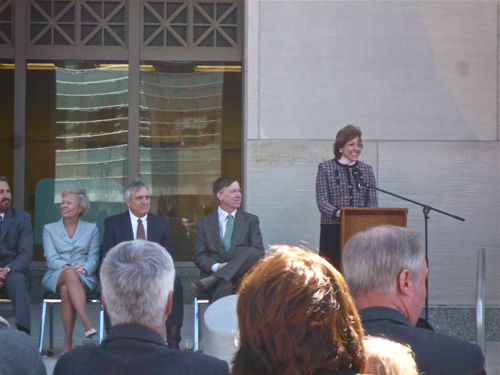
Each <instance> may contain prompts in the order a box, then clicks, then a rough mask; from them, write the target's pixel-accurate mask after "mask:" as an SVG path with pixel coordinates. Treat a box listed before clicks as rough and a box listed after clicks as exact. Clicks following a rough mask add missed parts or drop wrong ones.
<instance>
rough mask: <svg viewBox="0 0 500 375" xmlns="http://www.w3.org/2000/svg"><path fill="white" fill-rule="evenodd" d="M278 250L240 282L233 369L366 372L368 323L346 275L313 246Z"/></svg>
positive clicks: (290, 374)
mask: <svg viewBox="0 0 500 375" xmlns="http://www.w3.org/2000/svg"><path fill="white" fill-rule="evenodd" d="M274 250H275V251H274V252H273V253H272V254H271V255H269V256H268V257H267V258H265V259H263V260H261V261H260V262H259V263H257V264H256V265H255V267H254V268H253V269H252V270H251V271H250V273H249V274H248V275H247V276H246V277H245V279H244V280H243V281H242V283H241V285H240V288H239V292H238V293H239V299H238V306H237V312H238V321H239V331H240V342H239V350H238V352H237V354H236V356H235V359H234V362H233V370H232V374H233V375H251V374H256V375H264V374H273V375H305V374H307V375H313V374H316V375H317V374H355V373H358V372H361V371H362V370H363V366H364V361H365V358H364V353H363V342H362V340H363V329H362V327H361V322H360V319H359V316H358V313H357V311H356V307H355V306H354V303H353V300H352V297H351V295H350V294H349V292H348V290H347V286H346V284H345V281H344V279H343V277H342V275H341V274H340V273H339V272H338V271H337V270H336V269H335V268H334V267H333V266H332V265H331V264H330V263H328V262H327V261H325V260H324V259H323V258H321V257H320V256H318V255H316V254H314V253H312V252H309V251H305V250H302V249H300V248H297V247H290V246H285V245H281V246H275V247H274ZM342 370H345V371H346V372H343V371H342Z"/></svg>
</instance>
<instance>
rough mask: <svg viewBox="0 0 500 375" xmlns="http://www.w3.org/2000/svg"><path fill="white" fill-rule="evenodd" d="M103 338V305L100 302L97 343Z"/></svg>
mask: <svg viewBox="0 0 500 375" xmlns="http://www.w3.org/2000/svg"><path fill="white" fill-rule="evenodd" d="M103 338H104V305H103V304H102V303H101V311H100V313H99V344H100V343H101V342H102V340H103Z"/></svg>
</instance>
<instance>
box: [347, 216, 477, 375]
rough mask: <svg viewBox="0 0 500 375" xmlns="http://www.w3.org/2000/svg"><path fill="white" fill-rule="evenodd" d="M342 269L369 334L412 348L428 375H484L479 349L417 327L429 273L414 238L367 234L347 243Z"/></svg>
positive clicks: (379, 229)
mask: <svg viewBox="0 0 500 375" xmlns="http://www.w3.org/2000/svg"><path fill="white" fill-rule="evenodd" d="M343 265H344V276H345V279H346V282H347V284H348V286H349V290H350V292H351V294H352V296H353V298H354V300H355V304H356V307H357V309H358V311H359V315H360V317H361V320H362V322H363V327H364V329H365V331H366V333H367V334H369V335H372V336H383V337H386V338H388V339H390V340H393V341H396V342H399V343H402V344H407V345H409V346H410V347H411V349H412V350H413V352H414V353H415V362H416V363H417V366H418V370H419V372H423V373H425V375H466V374H476V375H479V374H485V373H486V372H485V370H484V357H483V354H482V353H481V349H480V348H479V346H477V345H475V344H471V343H469V342H466V341H463V340H459V339H457V338H454V337H451V336H446V335H443V334H440V333H437V332H435V331H433V330H430V329H425V328H419V327H420V325H418V326H417V322H418V320H419V317H420V313H421V311H422V307H423V304H424V301H425V297H426V294H427V290H426V287H425V279H426V278H427V274H428V269H427V264H426V261H425V255H424V250H423V249H422V247H421V246H420V241H419V236H418V234H417V233H416V232H414V231H411V230H409V229H407V228H402V227H395V226H391V225H382V226H376V227H371V228H368V229H366V230H364V231H363V232H361V233H358V234H356V235H355V236H354V237H353V238H351V239H350V240H349V241H348V242H347V244H346V246H345V249H344V255H343Z"/></svg>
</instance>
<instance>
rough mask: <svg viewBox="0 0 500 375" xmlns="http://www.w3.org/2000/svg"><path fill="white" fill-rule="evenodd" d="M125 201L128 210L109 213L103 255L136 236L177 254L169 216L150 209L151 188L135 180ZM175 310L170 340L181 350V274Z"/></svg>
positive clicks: (170, 322) (169, 324) (169, 323)
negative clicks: (166, 216) (152, 211)
mask: <svg viewBox="0 0 500 375" xmlns="http://www.w3.org/2000/svg"><path fill="white" fill-rule="evenodd" d="M125 202H126V203H127V206H128V208H129V210H128V211H126V212H123V213H121V214H118V215H114V216H110V217H108V218H106V220H104V236H103V239H102V247H101V250H102V258H104V257H105V256H106V253H107V252H108V251H109V250H110V249H111V248H112V247H113V246H115V245H118V244H119V243H120V242H123V241H132V240H136V239H141V240H147V241H152V242H156V243H157V244H159V245H161V246H163V247H164V248H165V249H167V251H168V252H169V253H170V255H171V256H172V258H173V257H174V244H173V242H172V235H171V232H170V224H169V222H168V220H167V219H164V218H162V217H159V216H156V215H154V214H152V213H150V212H149V210H150V208H151V196H150V195H149V187H148V186H147V185H146V184H145V183H144V182H142V181H141V180H135V181H134V182H132V183H131V184H129V186H128V187H127V189H126V190H125ZM173 298H174V301H173V307H172V313H171V314H170V315H169V316H168V319H167V322H166V326H167V343H168V346H169V347H170V348H171V349H179V343H180V342H181V327H182V320H183V318H184V299H183V297H182V284H181V280H180V279H179V277H178V276H176V277H175V281H174V295H173ZM105 318H106V319H105V320H106V331H109V328H110V326H111V324H110V322H109V317H108V315H107V314H106V315H105Z"/></svg>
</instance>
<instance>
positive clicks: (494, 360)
mask: <svg viewBox="0 0 500 375" xmlns="http://www.w3.org/2000/svg"><path fill="white" fill-rule="evenodd" d="M9 309H10V307H8V306H0V315H1V316H3V317H5V318H6V319H7V320H8V321H9V323H10V324H11V325H12V326H13V325H14V320H13V317H12V313H11V311H10V310H9ZM88 312H89V315H90V318H91V320H92V322H93V323H94V326H95V328H96V329H98V328H99V307H98V306H91V305H89V306H88ZM41 316H42V308H41V306H38V305H32V306H31V322H32V335H31V336H32V338H33V342H34V343H35V344H36V346H37V347H38V345H39V337H40V321H41ZM46 320H47V321H46V324H45V333H44V340H43V341H44V343H43V350H49V318H48V314H47V319H46ZM181 333H182V337H183V341H182V342H181V348H185V347H186V341H185V340H186V339H187V340H192V338H193V307H192V305H184V326H183V327H182V332H181ZM63 338H64V330H63V327H62V324H61V316H60V310H59V306H57V305H56V306H55V307H54V348H53V353H54V355H53V356H52V357H47V358H44V363H45V366H46V367H47V373H48V374H49V375H51V374H52V372H53V369H54V366H55V364H56V362H57V359H58V358H59V357H60V355H61V349H62V345H63ZM73 340H74V341H73V342H74V343H75V344H78V343H80V342H83V343H86V342H95V343H96V344H97V343H99V335H96V336H94V338H93V339H92V340H87V339H84V334H83V328H82V326H81V323H80V321H79V320H78V319H77V322H76V326H75V332H74V335H73ZM485 356H486V371H487V373H488V375H500V342H498V341H495V342H487V343H486V350H485Z"/></svg>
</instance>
